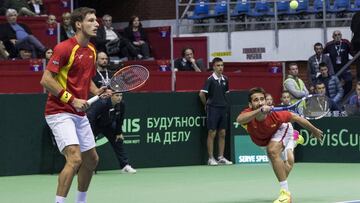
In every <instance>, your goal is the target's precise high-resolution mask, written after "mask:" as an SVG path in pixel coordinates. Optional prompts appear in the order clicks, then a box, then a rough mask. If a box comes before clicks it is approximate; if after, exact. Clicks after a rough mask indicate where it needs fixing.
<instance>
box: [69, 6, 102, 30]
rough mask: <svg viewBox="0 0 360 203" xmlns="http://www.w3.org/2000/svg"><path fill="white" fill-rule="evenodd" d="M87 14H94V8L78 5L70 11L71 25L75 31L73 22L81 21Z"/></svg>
mask: <svg viewBox="0 0 360 203" xmlns="http://www.w3.org/2000/svg"><path fill="white" fill-rule="evenodd" d="M87 14H96V10H95V9H93V8H88V7H80V8H77V9H75V10H74V11H73V12H72V13H71V18H70V19H71V27H72V28H73V29H74V31H75V32H76V31H77V29H76V25H75V23H76V22H82V21H83V20H84V19H85V17H86V15H87Z"/></svg>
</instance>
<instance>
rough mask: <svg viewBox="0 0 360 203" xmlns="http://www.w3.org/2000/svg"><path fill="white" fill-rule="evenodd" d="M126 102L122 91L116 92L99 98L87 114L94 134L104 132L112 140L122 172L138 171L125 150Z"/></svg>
mask: <svg viewBox="0 0 360 203" xmlns="http://www.w3.org/2000/svg"><path fill="white" fill-rule="evenodd" d="M124 114H125V102H124V101H123V95H122V93H115V94H113V95H112V96H111V98H107V99H99V100H98V101H97V102H95V103H94V104H92V105H91V106H90V108H89V110H88V111H87V113H86V115H87V117H88V119H89V122H90V124H91V128H92V130H93V132H94V136H95V137H97V136H98V135H99V134H100V133H101V134H103V135H104V136H105V137H106V138H107V139H108V140H109V142H110V144H111V147H112V148H113V150H114V152H115V154H116V158H117V159H118V162H119V165H120V169H121V172H122V173H136V170H135V169H133V168H132V167H131V165H129V161H128V157H127V155H126V153H125V151H124V146H123V142H124V136H123V132H122V125H123V122H124Z"/></svg>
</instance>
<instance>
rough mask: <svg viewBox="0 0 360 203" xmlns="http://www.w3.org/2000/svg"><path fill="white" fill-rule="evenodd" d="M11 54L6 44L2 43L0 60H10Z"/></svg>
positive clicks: (0, 42) (0, 45)
mask: <svg viewBox="0 0 360 203" xmlns="http://www.w3.org/2000/svg"><path fill="white" fill-rule="evenodd" d="M9 55H10V54H9V52H8V51H7V50H6V48H5V46H4V43H3V42H2V41H0V60H4V59H8V58H9Z"/></svg>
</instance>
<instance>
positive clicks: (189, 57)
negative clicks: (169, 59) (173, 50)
mask: <svg viewBox="0 0 360 203" xmlns="http://www.w3.org/2000/svg"><path fill="white" fill-rule="evenodd" d="M181 56H182V58H178V59H176V60H175V62H174V65H175V71H178V70H179V71H196V72H201V71H202V70H203V69H204V63H203V60H202V59H198V60H196V59H195V57H194V49H193V48H190V47H186V48H184V49H183V50H182V51H181Z"/></svg>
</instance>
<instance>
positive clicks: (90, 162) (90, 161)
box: [76, 116, 99, 203]
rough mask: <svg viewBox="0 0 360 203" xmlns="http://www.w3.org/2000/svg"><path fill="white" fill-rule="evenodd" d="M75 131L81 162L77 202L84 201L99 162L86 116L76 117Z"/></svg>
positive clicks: (83, 202) (82, 202)
mask: <svg viewBox="0 0 360 203" xmlns="http://www.w3.org/2000/svg"><path fill="white" fill-rule="evenodd" d="M76 127H77V128H76V131H77V135H78V139H79V143H80V151H81V159H82V164H81V166H80V168H79V171H78V194H77V199H76V202H77V203H86V192H87V190H88V188H89V185H90V181H91V178H92V175H93V173H94V170H95V168H96V166H97V164H98V162H99V156H98V154H97V153H96V149H95V145H96V144H95V138H94V135H93V132H92V130H91V127H90V123H89V120H88V119H87V117H86V116H83V117H77V120H76Z"/></svg>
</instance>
